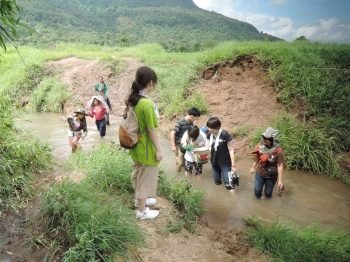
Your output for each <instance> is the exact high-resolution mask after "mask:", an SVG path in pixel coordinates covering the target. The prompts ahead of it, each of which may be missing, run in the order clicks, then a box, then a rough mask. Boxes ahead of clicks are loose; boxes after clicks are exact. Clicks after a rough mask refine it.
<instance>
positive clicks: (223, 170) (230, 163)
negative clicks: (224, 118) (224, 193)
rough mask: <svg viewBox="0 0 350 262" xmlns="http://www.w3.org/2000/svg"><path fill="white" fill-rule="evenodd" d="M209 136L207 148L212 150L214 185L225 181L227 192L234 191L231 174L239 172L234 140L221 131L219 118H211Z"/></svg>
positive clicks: (208, 124)
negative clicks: (230, 178) (230, 179)
mask: <svg viewBox="0 0 350 262" xmlns="http://www.w3.org/2000/svg"><path fill="white" fill-rule="evenodd" d="M207 128H208V129H209V134H208V135H207V145H206V148H207V149H209V150H210V152H211V153H210V155H211V156H210V161H211V165H212V173H213V178H214V183H215V184H216V185H221V184H222V180H223V181H224V184H225V187H226V189H227V190H233V187H231V185H230V183H229V177H228V173H229V172H231V171H232V172H235V173H236V172H237V168H236V166H235V152H234V147H233V144H234V140H233V139H232V137H231V135H230V134H229V133H228V132H227V131H226V130H222V129H221V122H220V120H219V118H217V117H211V118H209V119H208V121H207Z"/></svg>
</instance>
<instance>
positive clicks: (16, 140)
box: [0, 97, 52, 212]
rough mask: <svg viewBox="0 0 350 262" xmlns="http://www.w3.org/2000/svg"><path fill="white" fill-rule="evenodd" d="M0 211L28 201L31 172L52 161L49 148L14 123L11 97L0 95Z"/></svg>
mask: <svg viewBox="0 0 350 262" xmlns="http://www.w3.org/2000/svg"><path fill="white" fill-rule="evenodd" d="M0 108H1V110H0V123H1V125H0V177H1V179H0V212H1V211H2V210H5V209H7V208H9V207H12V208H14V209H16V206H17V205H19V204H20V203H22V202H25V201H27V200H28V197H29V196H31V194H32V186H31V175H32V173H34V172H40V171H43V170H47V169H49V168H50V167H51V164H52V155H51V148H50V146H49V143H48V142H47V141H40V140H39V138H38V137H36V136H35V135H34V134H33V133H31V132H29V131H27V130H25V129H23V128H21V127H18V126H16V125H15V124H14V121H13V119H14V112H13V108H12V105H11V103H10V100H9V99H8V98H6V97H1V98H0Z"/></svg>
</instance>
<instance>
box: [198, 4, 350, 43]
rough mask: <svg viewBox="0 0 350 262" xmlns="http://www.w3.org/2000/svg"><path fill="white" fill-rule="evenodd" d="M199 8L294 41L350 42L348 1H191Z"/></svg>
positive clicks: (349, 5)
mask: <svg viewBox="0 0 350 262" xmlns="http://www.w3.org/2000/svg"><path fill="white" fill-rule="evenodd" d="M193 2H194V3H195V4H196V5H197V6H198V7H200V8H202V9H204V10H208V11H214V12H216V13H219V14H222V15H224V16H227V17H230V18H234V19H237V20H240V21H244V22H247V23H250V24H252V25H253V26H255V27H256V28H257V29H258V31H262V32H264V33H267V34H270V35H273V36H276V37H279V38H282V39H284V40H286V41H293V40H295V39H296V38H298V37H299V36H305V37H306V38H307V39H309V40H310V41H320V42H324V43H347V44H350V0H193Z"/></svg>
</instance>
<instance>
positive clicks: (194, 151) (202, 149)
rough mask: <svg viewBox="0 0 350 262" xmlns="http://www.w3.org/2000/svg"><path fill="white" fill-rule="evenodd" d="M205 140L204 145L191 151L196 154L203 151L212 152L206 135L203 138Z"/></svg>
mask: <svg viewBox="0 0 350 262" xmlns="http://www.w3.org/2000/svg"><path fill="white" fill-rule="evenodd" d="M203 140H204V145H203V146H201V147H197V148H195V149H193V150H191V152H193V153H196V152H201V151H210V147H209V142H210V140H209V139H207V138H206V136H205V135H204V136H203Z"/></svg>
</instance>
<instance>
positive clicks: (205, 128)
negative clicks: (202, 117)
mask: <svg viewBox="0 0 350 262" xmlns="http://www.w3.org/2000/svg"><path fill="white" fill-rule="evenodd" d="M200 129H201V131H202V132H203V133H205V132H207V131H208V128H207V127H206V126H202V127H201V128H200Z"/></svg>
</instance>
